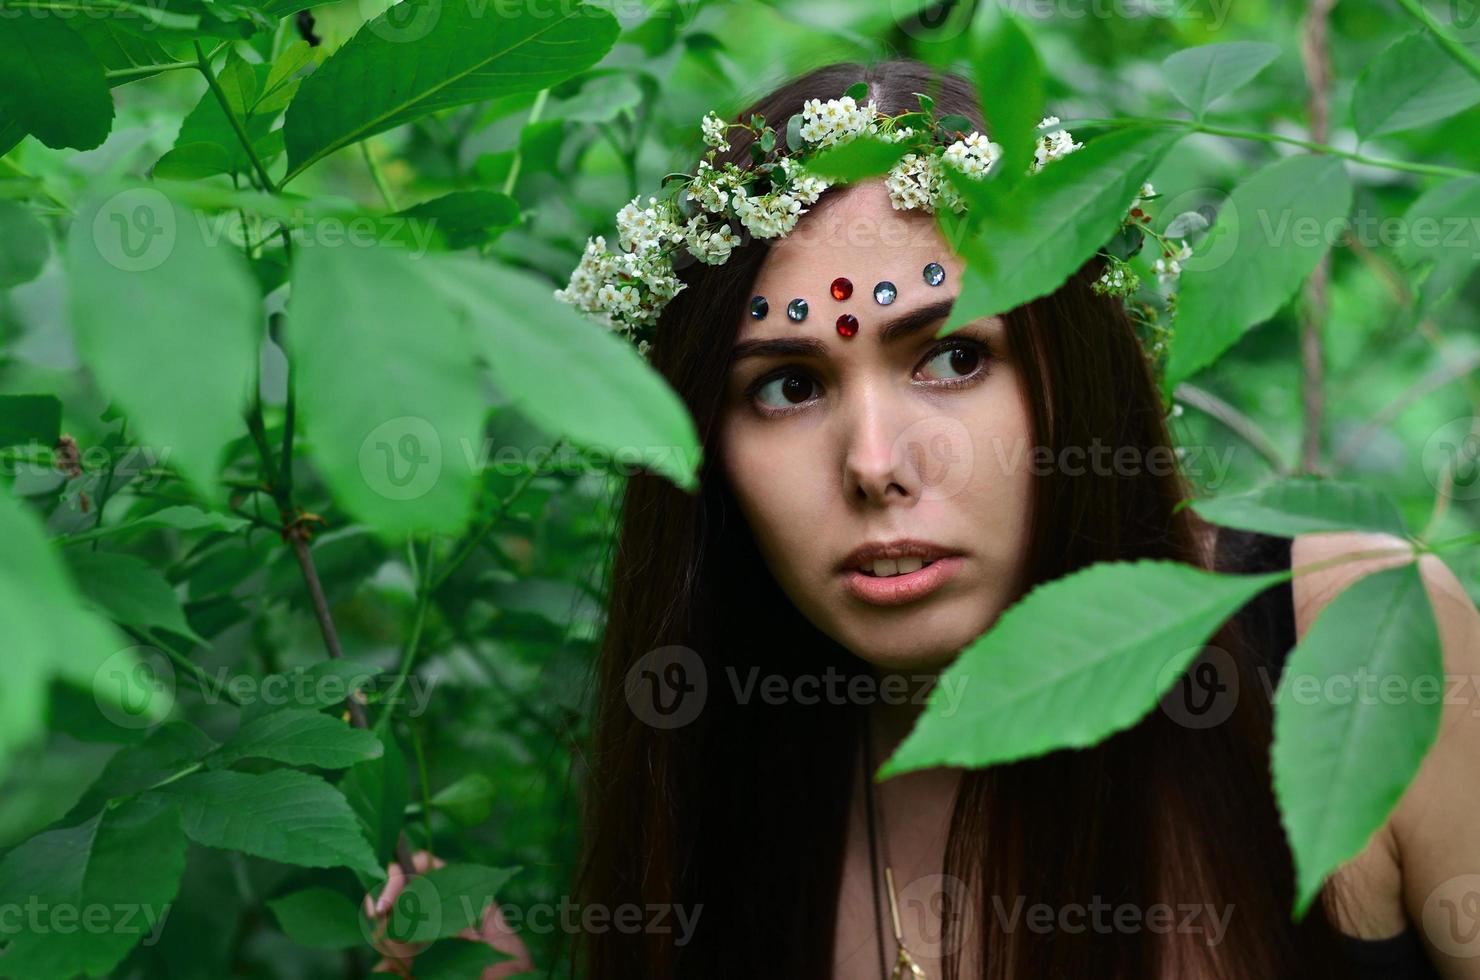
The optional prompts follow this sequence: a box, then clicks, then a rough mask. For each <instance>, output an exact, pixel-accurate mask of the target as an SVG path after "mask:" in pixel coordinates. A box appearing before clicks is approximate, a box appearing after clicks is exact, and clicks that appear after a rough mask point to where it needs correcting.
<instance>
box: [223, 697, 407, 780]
mask: <svg viewBox="0 0 1480 980" xmlns="http://www.w3.org/2000/svg"><path fill="white" fill-rule="evenodd" d="M381 751H382V750H381V746H380V739H378V738H376V737H375V735H374V733H372V732H368V731H366V730H365V729H363V728H351V727H350V726H349V725H347V724H345V723H344V722H343V721H341V720H340V719H338V718H334V717H331V716H329V715H326V714H323V713H321V712H318V711H307V710H304V709H302V708H288V709H284V710H282V711H274V712H271V713H270V714H266V715H262V716H261V717H259V718H254V719H252V720H251V721H248V722H246V723H245V724H243V725H242V726H241V728H239V729H237V732H236V734H235V735H233V736H232V737H231V738H229V739H227V741H226V744H224V745H222V746H221V748H219V749H217V750H216V752H215V754H213V755H212V756H211V758H210V760H209V761H210V764H211V765H212V766H229V765H231V764H232V763H233V762H236V761H238V760H240V759H272V760H274V761H276V762H285V763H287V764H288V765H290V766H318V767H320V768H322V769H345V768H348V767H349V766H352V765H354V764H355V763H357V762H363V761H365V760H366V759H375V758H379V757H380V755H381Z"/></svg>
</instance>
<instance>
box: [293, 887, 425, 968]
mask: <svg viewBox="0 0 1480 980" xmlns="http://www.w3.org/2000/svg"><path fill="white" fill-rule="evenodd" d="M267 907H268V908H270V909H272V915H273V918H275V919H277V922H278V926H279V928H281V929H282V930H283V932H285V933H287V934H288V938H289V939H291V940H293V942H295V943H297V944H298V945H299V946H306V947H308V948H309V949H353V948H355V947H359V946H364V945H366V943H367V942H368V940H369V938H370V930H369V928H368V926H369V920H368V919H366V918H365V917H364V914H363V913H362V912H361V911H360V909H359V907H358V906H357V905H355V903H354V902H353V901H351V900H350V899H349V898H348V897H346V896H345V895H343V894H341V893H340V892H336V891H334V890H332V889H329V888H305V889H303V890H302V891H297V892H293V893H292V894H289V895H283V896H282V897H280V898H273V899H269V900H268V902H267ZM416 971H417V975H418V976H419V975H420V974H421V960H420V958H418V959H417V964H416Z"/></svg>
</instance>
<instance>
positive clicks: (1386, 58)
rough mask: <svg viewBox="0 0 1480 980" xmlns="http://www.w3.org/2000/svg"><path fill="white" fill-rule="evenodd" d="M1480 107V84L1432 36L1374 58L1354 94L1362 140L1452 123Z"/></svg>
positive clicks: (1416, 37)
mask: <svg viewBox="0 0 1480 980" xmlns="http://www.w3.org/2000/svg"><path fill="white" fill-rule="evenodd" d="M1477 102H1480V81H1477V80H1476V78H1475V76H1474V75H1471V74H1470V73H1469V72H1468V71H1466V70H1465V67H1464V66H1463V65H1461V64H1460V63H1459V62H1457V61H1455V60H1454V59H1453V58H1452V57H1450V55H1449V52H1447V51H1445V50H1444V49H1443V48H1441V47H1440V46H1439V45H1438V44H1436V43H1435V42H1434V39H1433V37H1432V36H1430V35H1429V33H1428V32H1427V31H1415V32H1414V33H1412V34H1409V35H1407V36H1406V37H1402V38H1399V39H1398V40H1397V41H1394V42H1393V44H1392V45H1391V46H1389V47H1388V48H1387V50H1385V51H1383V52H1382V53H1381V54H1379V55H1378V56H1377V57H1376V58H1374V59H1373V60H1372V61H1371V62H1370V63H1369V64H1368V65H1367V67H1366V69H1365V70H1363V72H1362V74H1361V75H1360V76H1359V77H1358V78H1357V84H1356V86H1355V87H1354V88H1353V90H1352V124H1353V125H1354V126H1355V127H1356V130H1357V136H1358V138H1359V139H1363V140H1368V139H1372V138H1373V137H1374V136H1384V135H1386V134H1388V133H1397V132H1402V131H1403V130H1405V129H1414V128H1416V127H1419V126H1426V125H1428V124H1429V123H1433V122H1438V121H1439V120H1440V119H1447V118H1449V117H1450V116H1452V115H1455V114H1456V113H1459V112H1463V111H1464V110H1466V109H1468V108H1470V107H1471V106H1473V105H1475V104H1476V103H1477Z"/></svg>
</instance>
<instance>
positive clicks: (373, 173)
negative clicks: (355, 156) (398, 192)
mask: <svg viewBox="0 0 1480 980" xmlns="http://www.w3.org/2000/svg"><path fill="white" fill-rule="evenodd" d="M360 154H361V155H362V156H364V158H365V166H366V167H368V168H369V169H370V179H371V180H373V181H375V189H376V190H378V191H380V199H381V200H383V201H385V206H386V207H387V208H389V209H390V210H392V211H395V210H396V198H395V196H394V195H392V194H391V189H390V187H389V185H387V184H386V182H385V174H383V173H381V172H380V164H378V163H376V162H375V155H374V154H372V153H371V152H370V139H369V137H366V138H365V139H362V140H360Z"/></svg>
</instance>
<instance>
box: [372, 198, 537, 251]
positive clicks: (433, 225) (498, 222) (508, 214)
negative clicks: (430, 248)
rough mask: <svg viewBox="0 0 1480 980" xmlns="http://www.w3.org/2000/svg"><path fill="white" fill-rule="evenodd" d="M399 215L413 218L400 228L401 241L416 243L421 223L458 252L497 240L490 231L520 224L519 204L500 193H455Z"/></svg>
mask: <svg viewBox="0 0 1480 980" xmlns="http://www.w3.org/2000/svg"><path fill="white" fill-rule="evenodd" d="M396 214H397V215H399V216H401V217H404V218H407V219H411V220H409V221H408V227H406V228H404V229H396V240H397V241H400V242H402V243H403V244H413V245H414V244H416V239H417V237H418V236H417V228H416V227H415V224H414V223H415V222H421V223H422V225H423V226H424V227H426V228H427V230H428V231H430V232H431V233H432V234H434V235H436V236H437V237H438V238H439V239H441V240H442V242H443V243H445V244H446V246H447V247H448V248H453V249H458V248H468V247H469V246H472V245H482V244H483V243H485V242H487V241H489V240H491V239H492V238H493V237H494V235H492V234H490V232H494V231H498V230H502V229H504V228H507V227H509V226H510V225H514V224H517V223H518V222H519V204H518V203H517V202H516V201H515V200H514V199H513V198H512V197H510V196H509V195H507V194H501V193H499V192H497V191H487V190H471V191H453V192H452V193H451V194H444V195H443V196H441V197H438V198H434V199H433V200H430V201H423V202H422V203H421V204H417V205H415V206H413V207H409V208H403V209H402V210H400V211H397V212H396Z"/></svg>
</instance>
